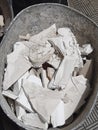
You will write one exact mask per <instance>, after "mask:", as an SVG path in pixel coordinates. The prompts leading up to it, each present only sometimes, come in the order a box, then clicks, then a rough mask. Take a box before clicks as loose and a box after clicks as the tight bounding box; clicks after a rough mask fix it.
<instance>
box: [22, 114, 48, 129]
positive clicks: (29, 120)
mask: <svg viewBox="0 0 98 130" xmlns="http://www.w3.org/2000/svg"><path fill="white" fill-rule="evenodd" d="M22 121H23V123H24V124H25V125H28V126H32V127H36V128H40V129H43V130H47V128H48V123H47V122H44V121H42V120H41V119H40V117H39V116H38V114H37V113H27V114H25V115H23V116H22Z"/></svg>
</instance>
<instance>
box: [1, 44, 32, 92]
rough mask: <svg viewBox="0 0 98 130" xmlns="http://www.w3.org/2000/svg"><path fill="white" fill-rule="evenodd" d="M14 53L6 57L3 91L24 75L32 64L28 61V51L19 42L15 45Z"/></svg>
mask: <svg viewBox="0 0 98 130" xmlns="http://www.w3.org/2000/svg"><path fill="white" fill-rule="evenodd" d="M17 44H18V46H17V47H16V49H15V51H13V52H12V53H10V54H9V55H7V68H6V72H5V75H4V81H3V89H4V90H7V89H8V88H9V87H11V86H12V85H13V84H14V83H15V82H16V81H17V80H18V79H19V78H20V77H21V76H22V75H23V74H24V73H26V72H27V71H28V70H29V69H30V68H31V67H32V64H31V63H30V62H29V60H28V58H27V57H28V54H29V49H28V48H27V47H26V46H25V45H24V44H22V43H21V42H18V43H17Z"/></svg>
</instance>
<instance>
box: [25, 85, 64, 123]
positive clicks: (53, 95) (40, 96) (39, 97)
mask: <svg viewBox="0 0 98 130" xmlns="http://www.w3.org/2000/svg"><path fill="white" fill-rule="evenodd" d="M23 87H24V90H25V93H26V95H27V96H28V98H29V101H30V102H31V104H32V107H33V108H34V110H35V111H36V112H38V114H39V115H41V117H42V118H43V120H45V121H47V122H48V123H50V115H51V114H52V113H53V110H54V109H55V108H56V106H57V105H58V103H59V102H60V100H61V96H62V95H61V94H60V93H59V92H56V91H52V90H49V89H45V88H41V87H34V86H33V85H29V86H28V87H27V85H26V84H24V85H23Z"/></svg>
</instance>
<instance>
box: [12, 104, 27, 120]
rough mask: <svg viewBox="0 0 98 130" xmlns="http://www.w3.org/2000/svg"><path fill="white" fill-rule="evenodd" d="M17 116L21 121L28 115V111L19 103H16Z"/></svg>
mask: <svg viewBox="0 0 98 130" xmlns="http://www.w3.org/2000/svg"><path fill="white" fill-rule="evenodd" d="M15 109H16V116H17V118H18V119H19V120H22V119H21V117H22V116H23V115H25V114H26V111H25V109H24V108H23V107H21V106H20V105H19V104H18V103H15Z"/></svg>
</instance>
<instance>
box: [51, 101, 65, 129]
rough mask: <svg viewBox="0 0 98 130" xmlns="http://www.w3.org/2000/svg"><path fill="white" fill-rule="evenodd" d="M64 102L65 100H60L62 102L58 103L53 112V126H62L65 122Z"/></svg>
mask: <svg viewBox="0 0 98 130" xmlns="http://www.w3.org/2000/svg"><path fill="white" fill-rule="evenodd" d="M64 111H65V110H64V103H63V101H60V103H59V104H58V105H57V107H56V109H55V110H54V112H53V113H52V114H51V124H52V125H53V128H55V127H57V126H62V125H64V124H65V112H64Z"/></svg>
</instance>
